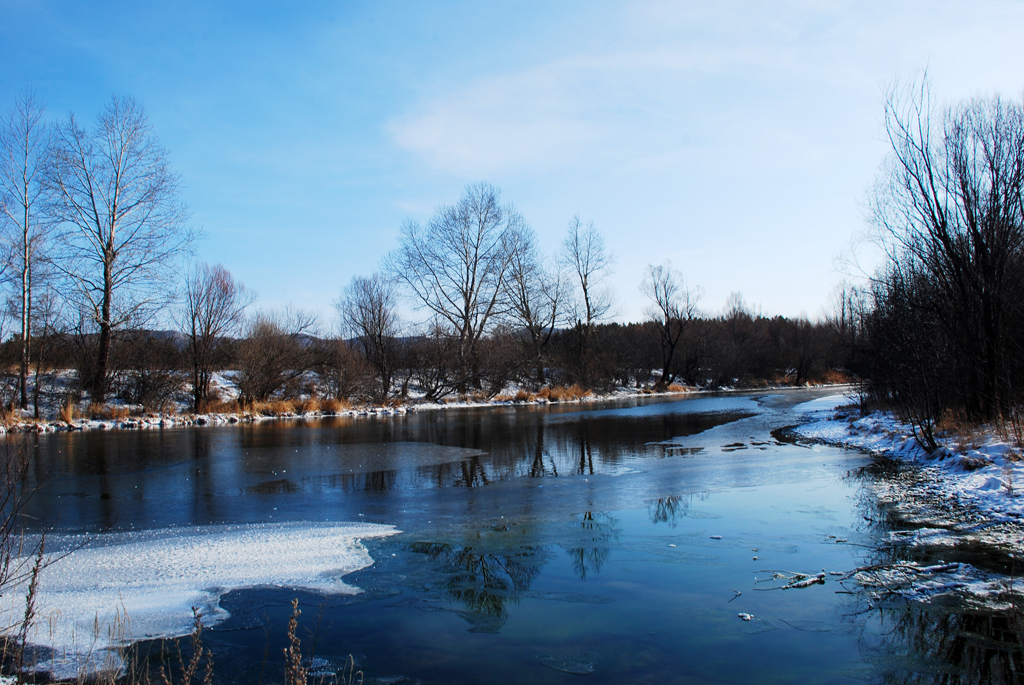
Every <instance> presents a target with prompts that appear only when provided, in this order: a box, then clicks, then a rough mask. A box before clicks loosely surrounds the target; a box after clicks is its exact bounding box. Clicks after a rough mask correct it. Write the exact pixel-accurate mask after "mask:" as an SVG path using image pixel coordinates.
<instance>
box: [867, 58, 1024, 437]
mask: <svg viewBox="0 0 1024 685" xmlns="http://www.w3.org/2000/svg"><path fill="white" fill-rule="evenodd" d="M885 125H886V132H887V134H888V138H889V142H890V145H891V147H892V154H891V156H890V159H889V162H888V164H887V165H886V166H885V167H883V170H882V172H881V174H880V176H879V182H878V185H877V187H876V193H875V195H874V198H873V201H872V209H873V215H874V219H875V223H876V226H877V228H878V229H879V231H878V236H879V242H880V243H881V244H882V245H883V246H884V247H885V248H886V250H887V252H888V256H889V260H890V265H889V267H887V268H886V269H884V270H883V271H882V274H881V279H880V280H881V281H882V282H885V281H886V279H887V278H888V277H889V276H892V275H893V274H896V275H898V276H899V282H897V281H896V280H892V279H889V280H890V282H892V283H893V286H894V288H895V287H896V286H898V287H899V288H901V289H906V288H911V289H912V292H909V294H908V295H907V296H906V297H903V296H902V295H900V297H901V299H902V301H903V302H905V303H908V306H911V307H919V308H924V311H922V312H920V313H919V314H915V316H918V317H920V316H926V318H931V319H933V320H934V321H935V323H936V324H938V325H939V330H941V331H942V332H943V336H944V338H945V341H946V343H948V345H949V346H951V349H952V350H954V351H955V354H953V355H952V357H950V358H951V359H954V360H955V362H954V363H953V365H952V366H951V367H946V368H944V369H943V370H942V371H938V367H935V368H934V369H933V370H932V371H930V373H941V374H943V375H946V376H948V377H949V378H950V379H951V380H952V379H954V378H955V382H951V383H949V384H948V387H952V388H959V389H960V390H958V392H959V393H960V395H961V396H960V398H954V397H947V398H946V400H945V402H947V408H948V407H949V406H950V404H954V405H955V404H960V405H961V407H960V408H963V409H965V410H966V411H967V413H968V414H970V415H973V416H975V417H978V418H982V419H991V418H994V417H995V416H997V415H998V414H1000V413H1001V412H1004V411H1006V410H1008V409H1009V406H1008V404H1009V402H1010V399H1011V398H1012V397H1013V396H1014V393H1019V392H1020V390H1019V389H1020V388H1021V387H1022V386H1024V365H1022V364H1021V362H1020V360H1021V358H1022V357H1021V351H1022V346H1021V343H1020V333H1021V330H1022V328H1024V310H1022V307H1021V302H1022V299H1024V105H1022V104H1021V103H1019V102H1009V101H1006V100H1003V99H1001V98H999V97H993V98H987V99H982V98H976V99H973V100H970V101H967V102H963V103H960V104H957V105H955V106H952V107H948V108H946V109H945V110H944V111H943V112H941V113H937V112H936V108H935V106H934V104H933V101H932V98H931V94H930V92H929V87H928V80H927V77H924V78H922V79H920V80H919V81H917V82H914V83H912V84H910V85H909V86H908V87H906V88H903V89H901V88H899V87H894V88H893V89H892V91H890V93H889V97H888V99H887V101H886V108H885ZM892 265H896V266H897V267H898V268H895V269H894V268H890V267H891V266H892ZM875 292H876V294H881V295H882V298H881V299H882V300H884V299H885V289H884V288H883V289H882V290H877V289H876V291H875ZM877 299H878V298H876V300H877ZM908 352H909V351H908ZM921 383H924V380H923V379H922V381H921ZM922 387H923V386H922Z"/></svg>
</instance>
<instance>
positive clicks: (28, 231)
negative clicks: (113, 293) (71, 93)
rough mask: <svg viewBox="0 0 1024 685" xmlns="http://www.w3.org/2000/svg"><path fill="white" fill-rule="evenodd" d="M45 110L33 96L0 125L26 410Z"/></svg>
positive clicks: (44, 225) (47, 139)
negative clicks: (19, 324)
mask: <svg viewBox="0 0 1024 685" xmlns="http://www.w3.org/2000/svg"><path fill="white" fill-rule="evenodd" d="M51 139H52V137H51V133H50V128H49V127H48V126H47V125H46V123H45V122H44V121H43V106H42V104H41V103H40V102H39V101H38V100H37V99H36V97H35V95H34V94H33V93H31V92H26V93H24V94H22V95H21V96H19V97H18V98H17V100H16V101H15V103H14V107H13V108H12V109H11V110H10V111H9V112H8V113H7V114H6V116H5V117H4V118H3V120H2V121H0V196H2V197H0V206H2V207H3V216H2V219H3V220H4V221H3V222H2V223H3V225H4V226H3V228H4V230H3V237H4V241H5V242H6V243H7V247H8V249H9V250H10V260H11V267H12V271H13V274H12V279H13V281H14V282H15V283H16V286H17V291H18V292H17V300H18V304H17V306H16V308H17V310H18V316H19V318H20V321H21V341H20V342H21V350H20V352H21V358H20V367H19V373H18V392H19V403H20V406H21V408H22V409H24V408H26V407H27V406H28V387H27V386H28V373H29V365H30V363H31V353H32V315H33V312H32V295H33V289H34V287H35V286H36V282H37V281H38V280H39V279H38V277H39V272H38V268H39V266H40V265H41V262H42V261H43V259H44V257H45V253H46V248H47V240H48V238H49V234H50V230H49V229H50V227H51V223H50V222H49V221H48V219H47V216H46V215H45V213H44V211H43V184H42V179H43V172H44V167H45V165H46V164H47V163H48V160H49V155H50V151H51Z"/></svg>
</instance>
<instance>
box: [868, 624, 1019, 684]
mask: <svg viewBox="0 0 1024 685" xmlns="http://www.w3.org/2000/svg"><path fill="white" fill-rule="evenodd" d="M881 624H882V626H881V627H882V630H881V635H879V636H878V638H877V639H879V640H880V642H879V643H878V644H875V645H867V651H868V652H869V653H872V655H873V656H877V657H878V658H877V659H872V661H876V663H878V664H879V667H878V668H879V672H878V676H877V677H878V680H879V682H882V683H886V684H891V685H897V684H898V685H968V684H974V683H992V684H1001V683H1007V684H1010V683H1024V657H1022V654H1021V650H1022V648H1024V632H1022V630H1024V620H1022V617H1021V613H1020V612H1019V611H1016V610H1011V611H1002V612H993V613H980V612H963V611H950V610H948V608H942V607H935V606H921V605H907V606H904V607H898V608H895V609H891V608H890V609H883V610H881Z"/></svg>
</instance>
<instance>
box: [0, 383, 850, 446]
mask: <svg viewBox="0 0 1024 685" xmlns="http://www.w3.org/2000/svg"><path fill="white" fill-rule="evenodd" d="M812 387H813V388H818V387H836V388H842V387H846V386H844V385H837V386H826V385H813V386H812V385H802V386H765V387H758V388H716V389H712V390H706V389H698V388H689V387H680V386H671V387H670V389H668V390H665V391H655V390H653V389H651V388H626V387H620V388H618V389H616V390H614V391H612V392H603V393H598V392H594V391H591V390H582V389H580V388H576V387H570V388H562V387H556V388H548V387H545V388H542V389H541V390H540V391H539V392H537V393H528V392H524V391H515V392H514V393H503V394H500V395H497V396H495V397H492V398H488V399H481V398H462V399H450V400H442V401H437V402H435V401H428V400H425V399H423V398H422V397H421V398H416V397H412V398H406V399H404V400H401V402H400V403H393V404H390V405H373V404H365V405H359V406H350V405H343V404H341V403H339V402H331V403H322V404H321V403H319V402H316V401H310V400H302V399H299V400H295V401H277V402H267V403H263V404H261V405H259V406H258V407H257V408H255V409H250V410H241V411H211V412H206V413H193V412H188V411H185V410H181V411H174V412H161V413H157V412H146V413H141V412H140V413H138V414H134V413H133V412H132V410H131V408H128V407H124V406H118V405H108V406H104V407H102V408H100V409H99V410H96V411H93V412H88V411H87V410H84V409H82V408H79V407H76V408H75V410H74V413H83V412H84V413H90V414H91V416H90V417H81V418H78V417H72V418H70V419H66V418H61V417H60V414H62V413H63V414H66V412H63V411H62V412H57V413H56V414H55V415H54V416H52V417H50V418H46V419H33V418H27V417H21V416H18V415H17V414H16V413H15V414H13V415H12V416H10V417H9V418H8V420H7V422H6V423H4V424H3V425H0V434H2V433H25V432H37V433H53V432H62V431H86V430H115V429H119V430H139V429H155V428H179V427H189V426H227V425H232V424H245V423H261V422H264V421H277V420H297V419H304V420H310V419H324V418H340V417H349V418H358V417H372V416H395V415H402V414H408V413H412V412H422V411H439V410H446V409H469V408H482V407H507V406H530V405H537V406H539V405H551V404H563V405H564V404H593V403H600V402H609V401H614V400H621V399H628V398H639V397H673V396H680V397H682V396H687V395H701V394H709V393H723V392H751V391H761V390H765V391H768V390H796V389H807V388H812ZM324 407H328V408H324Z"/></svg>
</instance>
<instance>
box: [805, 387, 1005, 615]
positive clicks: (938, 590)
mask: <svg viewBox="0 0 1024 685" xmlns="http://www.w3.org/2000/svg"><path fill="white" fill-rule="evenodd" d="M854 399H855V398H853V397H843V396H842V395H836V396H832V397H828V398H821V399H819V400H815V401H814V402H808V403H805V404H804V405H801V406H800V407H798V409H799V410H800V411H801V413H803V415H804V417H805V419H806V423H804V424H802V425H800V426H797V427H796V428H795V429H794V432H795V433H796V434H797V435H799V436H801V437H803V438H805V439H809V440H815V441H820V442H824V443H829V444H833V445H841V446H845V447H853V448H858V449H862V450H866V451H869V452H872V453H875V454H878V455H882V456H885V457H888V458H891V459H893V460H895V461H896V462H897V463H898V464H905V465H907V466H908V467H910V468H902V469H898V471H897V472H896V473H887V475H886V476H885V477H881V478H877V479H875V480H872V481H870V482H869V483H868V487H869V488H871V490H872V491H873V494H874V496H875V498H876V499H877V500H878V501H879V502H880V503H882V504H884V505H886V506H887V507H888V508H889V509H890V510H891V511H893V512H895V513H897V514H898V516H899V517H900V519H901V520H902V521H903V522H904V523H905V524H906V525H907V526H909V529H908V530H896V531H892V532H890V533H889V534H888V536H887V539H886V544H888V545H889V546H890V547H892V548H894V549H895V548H904V549H907V550H909V551H911V552H912V553H915V554H926V555H928V556H930V557H932V558H936V559H940V561H939V562H938V563H930V564H928V563H918V562H905V563H895V564H886V565H883V566H880V567H878V568H873V569H867V570H863V571H861V572H858V573H857V574H856V575H855V576H854V579H855V580H856V581H857V582H858V583H860V584H861V585H862V586H863V587H864V588H866V589H867V590H868V591H869V593H871V594H872V595H873V596H877V597H878V598H882V597H889V596H894V595H897V596H900V597H903V598H904V599H908V600H911V601H932V600H933V599H936V598H938V597H940V596H956V597H959V598H961V599H964V600H966V601H968V603H970V604H974V605H980V606H985V607H987V608H989V609H997V608H1000V607H1002V608H1005V606H1006V603H1007V601H1008V597H1009V596H1010V595H1009V594H1008V593H1011V592H1012V593H1014V594H1017V595H1018V597H1019V593H1020V592H1021V589H1022V588H1021V586H1020V583H1019V581H1018V582H1016V583H1015V582H1014V579H1013V578H1011V577H1009V576H1006V575H1003V574H1001V573H994V572H988V571H984V570H981V569H979V568H977V567H976V566H975V565H972V564H971V563H962V562H957V563H945V562H943V561H941V559H947V560H949V559H951V557H954V558H956V557H959V558H961V559H963V558H965V555H966V558H969V559H973V560H975V561H980V560H981V557H982V556H984V555H986V554H988V555H989V557H990V558H989V560H988V561H987V562H986V564H984V565H988V564H991V563H992V561H993V560H995V561H996V563H1002V564H1004V565H1005V566H1006V567H1009V564H1010V561H1011V559H1013V558H1016V557H1019V556H1020V555H1021V554H1024V497H1022V496H1021V494H1022V493H1021V492H1020V491H1019V489H1018V488H1019V487H1024V461H1022V460H1021V459H1020V452H1019V450H1018V449H1017V447H1016V446H1015V445H1012V444H1010V443H1008V441H1007V440H1006V439H1005V438H1003V437H1000V435H999V434H998V432H997V431H995V430H994V429H991V428H989V429H985V428H982V429H979V430H977V431H973V432H968V433H965V434H960V433H956V434H946V435H940V436H939V438H940V440H941V441H942V442H943V446H942V447H940V448H939V449H938V450H936V451H934V452H931V453H929V452H928V451H927V450H926V449H924V448H923V447H922V446H921V444H920V443H919V442H918V440H917V438H916V437H915V436H914V431H913V429H912V427H911V426H910V425H909V424H907V423H904V422H902V421H899V420H898V419H896V418H895V417H893V416H892V415H891V414H889V413H886V412H874V413H872V414H869V415H867V416H863V417H862V416H861V415H860V411H859V410H858V409H856V408H849V407H847V408H843V406H842V405H844V404H849V403H850V402H852V401H853V400H854ZM984 550H989V551H988V552H985V551H984ZM972 555H973V556H972ZM978 555H981V556H978ZM897 556H902V555H897ZM1018 601H1019V599H1018Z"/></svg>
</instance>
